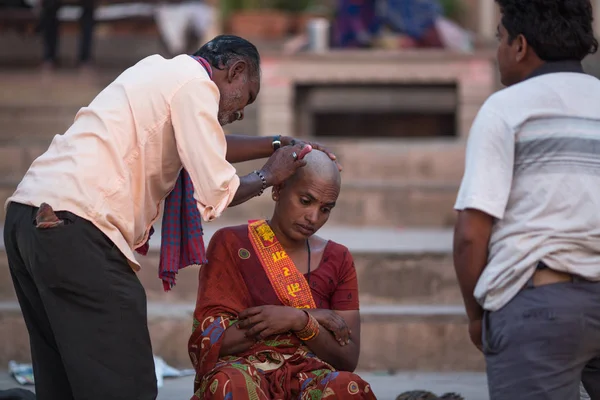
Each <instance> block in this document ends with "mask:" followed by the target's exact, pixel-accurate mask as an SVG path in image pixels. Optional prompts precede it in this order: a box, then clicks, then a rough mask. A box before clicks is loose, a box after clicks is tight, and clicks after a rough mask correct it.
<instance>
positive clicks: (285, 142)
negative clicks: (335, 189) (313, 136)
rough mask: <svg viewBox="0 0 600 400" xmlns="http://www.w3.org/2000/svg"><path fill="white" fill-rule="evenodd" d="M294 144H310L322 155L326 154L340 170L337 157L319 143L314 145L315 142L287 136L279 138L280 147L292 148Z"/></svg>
mask: <svg viewBox="0 0 600 400" xmlns="http://www.w3.org/2000/svg"><path fill="white" fill-rule="evenodd" d="M296 144H304V145H307V144H310V145H311V146H312V148H313V149H315V150H320V151H322V152H323V153H325V154H327V155H328V156H329V158H331V159H332V160H333V161H334V162H335V163H336V165H337V166H338V169H339V170H340V171H341V170H342V166H341V165H340V163H338V162H337V157H336V156H335V154H333V153H332V152H331V151H329V150H328V149H327V148H326V147H325V146H323V145H321V144H319V143H315V142H306V141H304V140H301V139H294V138H291V137H289V136H282V137H281V145H282V146H290V145H291V146H294V145H296Z"/></svg>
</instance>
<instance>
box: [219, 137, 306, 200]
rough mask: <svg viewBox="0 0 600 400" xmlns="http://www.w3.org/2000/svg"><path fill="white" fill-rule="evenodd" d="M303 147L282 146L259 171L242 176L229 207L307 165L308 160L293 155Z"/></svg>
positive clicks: (281, 180) (275, 183) (248, 198)
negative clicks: (298, 158)
mask: <svg viewBox="0 0 600 400" xmlns="http://www.w3.org/2000/svg"><path fill="white" fill-rule="evenodd" d="M302 147H303V145H300V144H297V145H295V146H286V147H284V148H281V149H279V151H276V152H275V153H273V155H271V157H269V159H268V160H267V162H266V163H265V165H264V166H263V167H262V169H261V170H260V171H258V173H256V172H251V173H249V174H248V175H246V176H243V177H241V178H240V185H239V187H238V189H237V191H236V192H235V195H234V197H233V200H232V201H231V203H230V204H229V207H234V206H237V205H238V204H242V203H244V202H246V201H248V200H250V199H251V198H252V197H255V196H257V195H258V194H259V193H260V192H261V190H266V189H267V188H269V187H271V186H274V185H279V184H280V183H282V182H283V181H285V180H286V179H288V178H289V177H290V176H292V175H293V174H294V173H295V172H296V170H297V169H298V168H301V167H303V166H304V165H306V160H297V159H295V158H294V156H293V153H296V155H298V154H300V152H301V150H302Z"/></svg>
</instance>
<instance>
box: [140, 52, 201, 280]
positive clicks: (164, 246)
mask: <svg viewBox="0 0 600 400" xmlns="http://www.w3.org/2000/svg"><path fill="white" fill-rule="evenodd" d="M191 57H192V58H194V59H195V60H196V61H198V62H199V63H200V64H201V65H202V66H203V67H204V68H205V69H206V72H208V75H209V76H210V78H211V79H212V68H211V67H210V64H209V63H208V61H206V60H205V59H203V58H201V57H194V56H191ZM153 233H154V227H152V228H150V235H149V236H148V241H149V240H150V236H152V234H153ZM203 235H204V231H203V229H202V216H201V215H200V210H198V205H197V203H196V200H195V199H194V185H193V184H192V179H191V178H190V175H189V174H188V173H187V171H186V170H185V169H182V170H181V172H180V173H179V176H178V177H177V181H176V183H175V187H174V188H173V190H172V191H171V193H169V195H168V196H167V198H166V199H165V208H164V213H163V219H162V232H161V244H160V262H159V266H158V277H159V278H160V279H161V280H162V281H163V288H164V289H165V291H169V290H171V288H173V286H175V278H176V276H177V273H178V272H179V270H180V269H182V268H185V267H187V266H189V265H194V264H198V265H201V264H204V263H205V262H206V250H205V247H204V239H203ZM148 250H149V243H148V242H146V243H145V244H144V245H143V246H142V247H140V248H138V249H136V251H137V252H138V253H140V254H143V255H146V254H148Z"/></svg>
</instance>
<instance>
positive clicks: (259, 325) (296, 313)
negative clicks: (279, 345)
mask: <svg viewBox="0 0 600 400" xmlns="http://www.w3.org/2000/svg"><path fill="white" fill-rule="evenodd" d="M238 319H239V321H238V323H237V326H238V328H240V329H247V331H246V337H248V338H255V339H256V340H263V339H265V338H267V337H269V336H271V335H277V334H280V333H285V332H290V331H299V330H302V329H303V328H304V327H305V326H306V324H307V323H308V317H307V316H306V314H305V313H304V311H302V310H299V309H297V308H293V307H287V306H260V307H252V308H248V309H246V310H244V311H242V312H241V313H240V315H239V316H238Z"/></svg>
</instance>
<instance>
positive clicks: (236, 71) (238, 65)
mask: <svg viewBox="0 0 600 400" xmlns="http://www.w3.org/2000/svg"><path fill="white" fill-rule="evenodd" d="M247 71H248V63H246V61H244V60H239V61H236V62H234V63H233V65H232V66H231V67H229V71H228V72H227V80H228V82H229V83H231V82H233V81H234V80H236V79H239V78H240V77H243V76H244V75H245V74H246V72H247Z"/></svg>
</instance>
